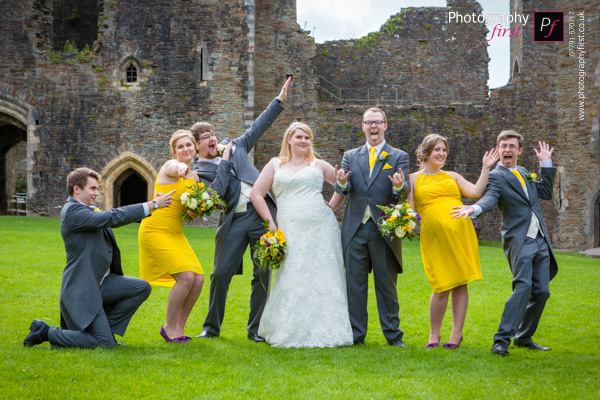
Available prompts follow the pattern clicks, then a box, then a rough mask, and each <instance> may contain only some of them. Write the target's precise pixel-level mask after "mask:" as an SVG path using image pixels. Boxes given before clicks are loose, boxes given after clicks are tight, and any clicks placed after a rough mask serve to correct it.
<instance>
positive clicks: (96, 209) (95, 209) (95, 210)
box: [94, 208, 102, 212]
mask: <svg viewBox="0 0 600 400" xmlns="http://www.w3.org/2000/svg"><path fill="white" fill-rule="evenodd" d="M98 211H102V210H101V209H99V208H94V212H98Z"/></svg>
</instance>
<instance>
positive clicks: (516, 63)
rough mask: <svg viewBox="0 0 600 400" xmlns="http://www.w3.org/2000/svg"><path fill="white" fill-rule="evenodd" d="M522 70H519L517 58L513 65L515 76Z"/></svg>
mask: <svg viewBox="0 0 600 400" xmlns="http://www.w3.org/2000/svg"><path fill="white" fill-rule="evenodd" d="M520 72H521V71H519V60H518V59H517V58H515V65H514V66H513V78H514V77H515V76H516V75H517V74H519V73H520Z"/></svg>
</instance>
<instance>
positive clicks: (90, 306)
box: [60, 197, 145, 331]
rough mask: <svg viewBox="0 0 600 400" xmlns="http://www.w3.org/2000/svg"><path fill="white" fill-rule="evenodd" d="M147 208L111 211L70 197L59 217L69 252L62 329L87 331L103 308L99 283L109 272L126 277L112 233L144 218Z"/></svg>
mask: <svg viewBox="0 0 600 400" xmlns="http://www.w3.org/2000/svg"><path fill="white" fill-rule="evenodd" d="M144 216H145V213H144V206H143V205H141V204H135V205H131V206H125V207H120V208H114V209H112V210H108V211H96V212H94V211H93V210H92V207H89V206H86V205H85V204H83V203H81V202H79V201H77V200H75V199H73V198H72V197H69V199H68V200H67V203H66V204H65V205H64V207H63V209H62V212H61V215H60V233H61V235H62V238H63V241H64V243H65V250H66V252H67V266H66V267H65V269H64V271H63V277H62V284H61V289H60V311H61V315H62V319H63V321H64V325H66V326H63V327H65V328H67V329H71V330H79V331H83V330H85V329H86V328H87V327H88V326H89V325H90V324H91V322H92V321H93V319H94V318H95V317H96V315H97V314H98V312H99V311H100V309H101V308H102V296H101V294H100V283H101V282H102V278H103V277H104V274H105V273H106V271H107V270H108V269H109V268H110V272H112V273H115V274H119V275H123V271H122V269H121V253H120V252H119V248H118V247H117V243H116V241H115V236H114V234H113V232H112V230H111V229H110V228H111V227H118V226H121V225H125V224H128V223H130V222H133V221H137V220H140V219H142V218H144Z"/></svg>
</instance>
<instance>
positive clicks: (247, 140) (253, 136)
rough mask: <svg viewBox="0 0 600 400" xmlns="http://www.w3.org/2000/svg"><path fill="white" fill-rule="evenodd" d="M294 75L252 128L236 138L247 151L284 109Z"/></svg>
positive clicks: (235, 140)
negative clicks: (283, 104) (284, 102)
mask: <svg viewBox="0 0 600 400" xmlns="http://www.w3.org/2000/svg"><path fill="white" fill-rule="evenodd" d="M291 81H292V77H291V76H290V77H289V78H288V79H287V80H286V81H285V84H284V85H283V87H282V88H281V92H280V93H279V95H278V96H277V97H276V98H275V99H274V100H273V101H272V102H271V104H269V106H268V107H267V109H266V110H265V111H263V112H262V113H261V114H260V115H259V116H258V118H257V119H256V121H254V122H253V123H252V125H251V126H250V128H249V129H248V130H247V131H246V132H245V133H244V134H243V135H242V136H240V137H239V138H237V139H234V142H235V145H236V146H239V147H242V148H243V149H245V151H246V152H249V151H250V149H252V147H254V145H255V144H256V142H257V141H258V139H260V137H261V136H262V135H263V134H264V133H265V131H266V130H267V129H269V127H270V126H271V124H273V122H275V120H276V119H277V117H278V116H279V114H281V112H282V111H283V106H282V105H281V103H283V101H284V100H285V99H286V98H287V90H288V86H289V85H290V82H291Z"/></svg>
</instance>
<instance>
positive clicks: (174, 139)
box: [169, 129, 196, 156]
mask: <svg viewBox="0 0 600 400" xmlns="http://www.w3.org/2000/svg"><path fill="white" fill-rule="evenodd" d="M184 137H188V138H190V139H191V140H192V142H193V143H194V148H195V147H196V139H194V135H192V132H190V131H188V130H185V129H179V130H178V131H175V133H173V134H172V135H171V140H170V141H169V144H170V145H171V153H172V154H173V156H174V155H175V145H176V144H177V141H178V140H179V139H181V138H184Z"/></svg>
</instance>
